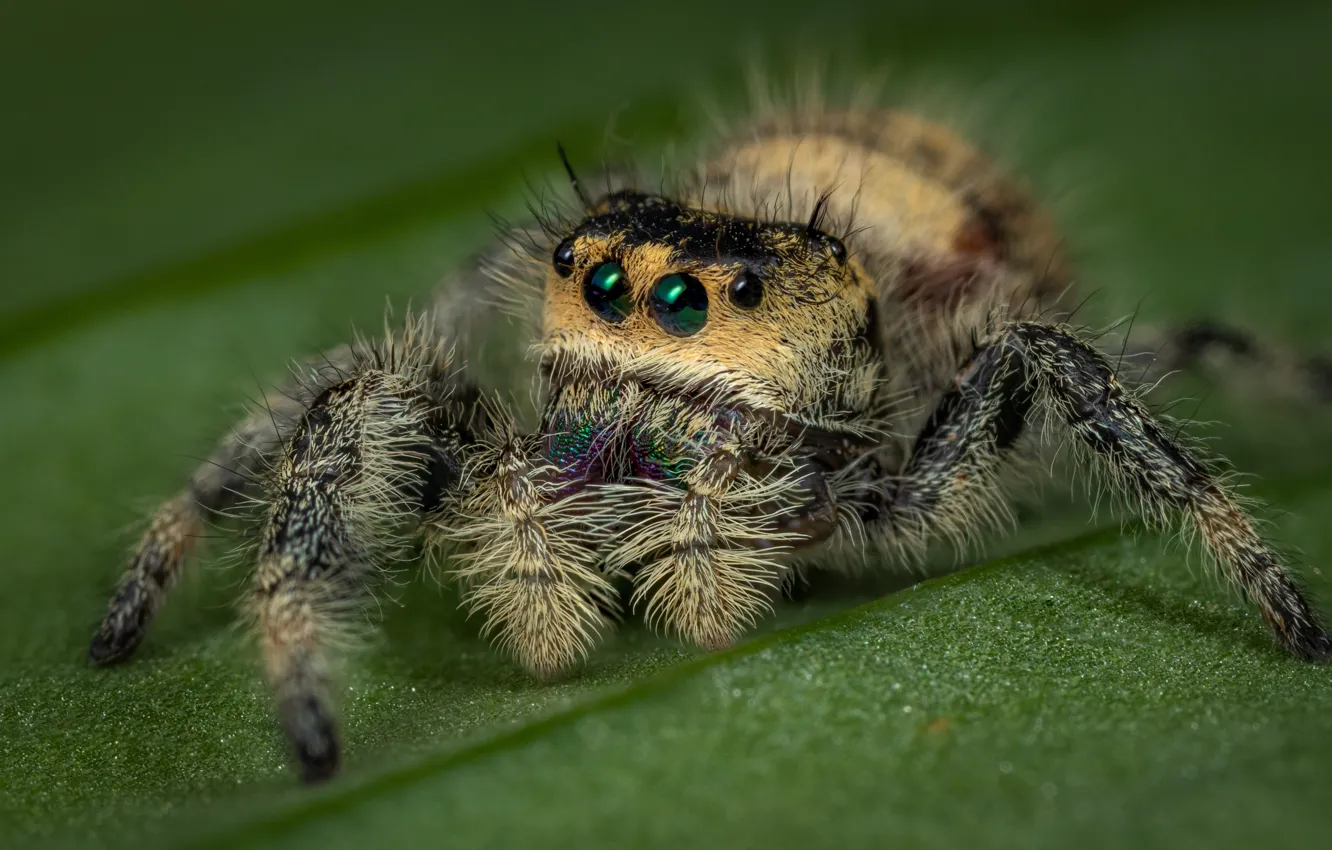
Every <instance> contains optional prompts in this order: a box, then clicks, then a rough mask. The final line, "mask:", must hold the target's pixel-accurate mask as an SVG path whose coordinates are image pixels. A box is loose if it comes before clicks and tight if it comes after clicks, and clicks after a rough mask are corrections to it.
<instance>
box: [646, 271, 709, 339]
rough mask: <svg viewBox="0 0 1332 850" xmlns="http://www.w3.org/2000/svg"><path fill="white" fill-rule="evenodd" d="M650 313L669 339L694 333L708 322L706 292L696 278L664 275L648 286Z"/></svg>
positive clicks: (685, 275)
mask: <svg viewBox="0 0 1332 850" xmlns="http://www.w3.org/2000/svg"><path fill="white" fill-rule="evenodd" d="M652 314H653V315H654V316H655V317H656V319H657V324H659V325H661V326H662V328H663V329H664V330H665V331H666V333H668V334H671V335H672V336H690V335H691V334H696V333H698V332H699V331H700V330H702V329H703V326H704V325H706V324H707V323H708V291H707V290H706V289H704V288H703V284H701V283H699V282H698V278H695V277H691V276H689V275H687V274H668V275H666V276H665V277H663V278H662V279H661V280H659V281H657V285H656V286H654V287H652Z"/></svg>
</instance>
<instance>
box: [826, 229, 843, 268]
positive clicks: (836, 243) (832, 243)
mask: <svg viewBox="0 0 1332 850" xmlns="http://www.w3.org/2000/svg"><path fill="white" fill-rule="evenodd" d="M828 250H829V251H832V255H833V259H835V260H837V262H838V263H841V264H842V265H846V243H844V242H843V241H842V240H840V239H838V238H837V237H836V236H829V237H828Z"/></svg>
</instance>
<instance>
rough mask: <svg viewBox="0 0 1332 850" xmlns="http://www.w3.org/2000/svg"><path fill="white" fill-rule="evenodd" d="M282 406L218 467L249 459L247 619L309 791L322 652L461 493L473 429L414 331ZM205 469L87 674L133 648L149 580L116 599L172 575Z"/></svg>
mask: <svg viewBox="0 0 1332 850" xmlns="http://www.w3.org/2000/svg"><path fill="white" fill-rule="evenodd" d="M284 404H286V405H289V406H290V408H291V409H290V410H284V411H283V412H284V413H286V414H288V416H287V418H285V419H276V418H275V419H273V420H269V427H268V428H267V429H264V428H259V432H260V433H259V435H258V438H257V439H254V440H246V439H243V438H241V437H240V436H236V437H233V438H231V439H230V440H228V441H226V442H225V443H224V444H223V447H222V448H221V449H220V450H219V454H224V453H226V452H228V451H230V450H231V448H232V447H234V446H245V447H247V448H245V450H244V452H245V453H246V454H245V455H244V457H243V458H242V459H243V460H245V462H246V463H245V469H246V470H247V471H246V473H245V474H244V475H243V476H241V473H240V472H238V471H237V472H233V473H231V474H234V475H238V476H241V478H242V480H244V481H246V482H253V483H247V484H246V487H247V491H248V492H247V495H249V496H252V497H253V498H254V499H255V500H257V501H258V502H259V503H260V504H261V505H262V506H263V509H264V510H263V517H262V519H261V522H260V531H259V536H258V544H257V547H256V550H255V553H254V557H255V563H256V566H255V571H254V581H253V590H252V592H251V594H250V597H249V599H248V600H247V604H246V608H247V610H248V612H249V613H250V615H251V616H252V618H253V620H254V622H255V625H256V630H257V632H258V635H259V639H260V644H261V648H262V653H263V658H264V664H265V669H266V673H267V678H268V681H269V684H270V686H271V688H272V690H273V692H274V696H275V699H276V703H277V709H278V715H279V718H280V721H281V723H282V727H283V730H284V732H285V733H286V735H287V738H288V740H289V741H290V742H291V745H292V747H293V749H294V750H295V753H296V755H297V757H298V759H299V762H300V766H301V771H302V774H303V776H304V778H305V779H307V780H318V779H324V778H327V777H328V776H331V775H332V774H333V773H334V772H335V771H336V770H337V767H338V761H339V753H338V743H337V737H336V734H335V731H334V722H333V713H334V704H333V701H332V699H331V694H330V684H331V671H330V667H331V659H330V654H329V650H330V649H331V648H333V647H335V646H336V645H338V644H339V643H340V642H342V641H343V640H344V639H345V638H346V637H347V636H348V634H349V632H350V631H352V630H353V629H354V627H355V626H356V619H357V615H358V614H359V613H360V612H361V609H362V607H363V606H364V604H365V602H366V601H367V600H368V599H369V596H370V590H371V588H372V587H373V585H374V583H375V580H376V578H377V577H378V576H379V574H380V573H381V572H382V571H383V570H384V569H385V568H386V567H388V566H390V565H391V562H392V561H393V560H394V559H396V558H398V557H400V556H401V555H402V554H404V550H405V548H406V547H407V545H408V544H409V543H410V542H411V540H412V539H413V536H414V533H415V528H416V525H417V523H418V522H419V520H420V518H421V517H422V516H423V515H425V514H428V513H431V512H432V511H436V510H437V509H438V506H439V505H440V504H441V502H442V501H443V497H444V495H445V494H446V493H447V492H448V491H450V490H454V489H456V488H458V487H459V486H461V485H462V484H463V483H464V481H465V466H466V464H465V460H466V458H465V453H466V452H467V451H468V448H469V446H471V445H472V444H474V442H475V439H474V437H473V433H474V430H475V429H476V428H478V427H482V426H483V425H484V422H483V419H484V416H483V414H482V412H481V410H480V407H479V405H478V404H477V401H476V393H475V391H474V390H472V389H471V388H470V387H469V386H467V385H466V384H462V383H459V382H458V380H457V377H456V375H455V374H454V372H453V370H452V369H451V367H450V364H449V356H448V353H447V352H446V351H445V350H444V349H443V347H442V345H441V344H440V343H439V342H438V340H437V339H436V338H435V336H434V335H433V334H432V333H431V332H430V328H429V326H428V325H427V323H426V322H425V320H413V321H412V322H410V323H409V325H408V328H407V332H406V333H405V334H404V335H403V336H401V337H399V338H397V339H394V338H392V337H390V338H388V339H386V340H385V341H383V342H381V343H378V344H374V345H357V346H354V347H351V348H348V349H344V350H343V351H341V352H338V353H335V354H334V355H332V356H331V357H330V358H329V359H327V360H325V361H323V362H321V363H320V364H319V365H317V366H313V367H310V368H309V369H308V370H306V371H305V373H304V374H302V376H301V384H300V386H299V387H297V388H296V389H295V390H294V391H293V392H292V394H291V395H290V397H289V398H288V399H287V401H286V402H285V403H284ZM261 415H262V414H261ZM256 421H258V420H257V419H256ZM256 427H258V426H256ZM238 451H239V450H238ZM209 468H212V467H210V466H206V467H205V468H204V469H203V470H201V471H200V472H199V473H196V475H195V482H196V484H195V487H194V488H193V491H192V492H191V493H188V494H186V495H183V496H179V497H177V498H176V499H175V500H173V501H172V502H171V503H168V505H167V506H166V507H165V508H164V509H163V511H162V512H161V513H159V516H158V518H157V520H156V521H155V522H154V523H153V525H152V527H151V528H150V530H149V532H148V534H147V536H146V537H145V539H144V542H143V544H141V546H140V549H139V551H138V553H137V554H136V557H135V559H134V560H133V562H132V564H131V567H130V569H129V571H128V572H127V573H126V575H125V577H124V578H123V579H122V581H121V585H120V588H119V590H118V591H117V593H116V595H115V597H114V598H113V600H112V602H111V605H110V607H109V610H108V615H107V618H106V621H105V622H104V623H103V625H102V627H101V629H100V630H99V631H98V634H97V636H96V637H95V638H94V641H93V645H92V650H91V653H92V655H93V660H94V661H99V660H103V659H104V658H106V655H107V654H106V653H105V652H103V650H105V649H106V648H107V647H111V648H116V649H118V650H121V655H120V657H123V656H124V655H125V654H128V651H129V649H132V648H133V644H134V643H136V642H137V639H138V637H139V635H140V634H141V633H142V629H143V626H144V624H145V623H146V620H147V615H148V614H150V613H151V611H152V610H153V607H155V601H156V598H157V597H160V595H161V593H160V587H161V586H162V585H163V584H164V582H163V581H159V580H158V579H157V577H156V576H151V575H149V579H150V580H151V581H152V582H153V583H154V584H155V585H156V586H157V587H158V588H159V589H158V591H157V594H156V596H142V595H136V593H132V592H130V590H127V588H128V589H134V588H138V587H142V586H143V581H144V579H143V577H144V576H145V575H147V574H149V573H150V570H147V569H146V568H145V564H159V563H163V562H165V563H166V564H167V565H168V566H170V568H171V569H172V570H178V569H179V566H180V564H181V563H182V562H183V558H184V554H185V550H186V547H184V546H181V545H180V544H179V542H178V541H179V540H181V539H182V537H181V535H182V534H184V533H185V532H186V531H187V529H189V528H192V527H196V526H197V525H199V524H201V523H202V516H203V514H204V513H205V512H206V511H208V510H217V509H218V508H217V503H218V501H219V499H220V498H221V497H220V496H218V491H216V490H215V489H213V488H209V489H207V490H206V491H204V492H203V493H202V495H200V490H201V488H200V487H199V486H198V482H199V481H200V480H204V481H213V480H214V478H209V477H208V476H209V475H216V473H208V472H207V471H206V470H207V469H209ZM228 468H231V469H234V468H233V467H228ZM228 492H229V491H228ZM230 498H232V499H233V501H234V499H235V498H236V496H235V495H234V494H233V495H232V496H230ZM163 553H165V554H163ZM168 556H169V557H168ZM145 599H147V600H151V601H150V604H146V605H145V604H144V603H143V601H141V600H145ZM136 600H140V601H136ZM135 605H137V606H138V607H137V609H136V608H135V607H134V606H135ZM110 660H114V659H110Z"/></svg>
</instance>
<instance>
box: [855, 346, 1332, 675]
mask: <svg viewBox="0 0 1332 850" xmlns="http://www.w3.org/2000/svg"><path fill="white" fill-rule="evenodd" d="M1038 405H1039V406H1041V407H1043V408H1045V410H1044V411H1043V412H1046V413H1048V414H1049V418H1050V419H1051V421H1052V424H1055V425H1061V426H1062V427H1065V428H1067V429H1068V430H1069V431H1070V432H1071V434H1072V435H1073V436H1074V437H1075V438H1076V439H1077V440H1078V441H1079V442H1081V443H1082V444H1083V445H1084V446H1085V447H1086V448H1087V449H1089V450H1090V454H1091V455H1092V456H1093V457H1094V458H1096V459H1098V461H1099V462H1100V464H1101V465H1102V466H1103V467H1104V468H1105V469H1106V470H1107V471H1108V472H1109V474H1110V476H1109V477H1110V479H1111V480H1112V481H1113V482H1114V483H1115V484H1116V485H1118V486H1119V487H1120V488H1122V489H1123V490H1125V491H1126V492H1127V493H1129V494H1132V495H1133V496H1134V497H1136V499H1137V500H1138V501H1139V502H1140V503H1141V504H1142V505H1143V506H1144V507H1145V508H1146V510H1147V511H1148V512H1149V513H1150V514H1151V515H1153V516H1158V517H1161V518H1170V517H1173V516H1180V517H1181V518H1182V519H1183V520H1184V521H1185V522H1186V523H1188V524H1189V525H1190V526H1192V528H1193V529H1195V530H1196V531H1197V532H1198V533H1199V536H1200V537H1201V539H1202V541H1203V542H1204V544H1205V546H1206V547H1207V550H1208V552H1209V553H1210V555H1211V556H1212V557H1213V558H1214V559H1215V560H1216V562H1217V564H1218V565H1219V566H1220V569H1221V571H1222V573H1223V574H1224V575H1225V576H1226V577H1227V578H1228V579H1229V580H1231V581H1233V582H1234V583H1235V584H1236V585H1238V586H1239V587H1241V588H1242V589H1243V590H1244V592H1245V593H1246V594H1247V595H1248V597H1249V598H1250V599H1251V600H1253V602H1254V603H1255V604H1257V606H1258V607H1259V609H1260V610H1261V611H1262V614H1263V616H1264V618H1265V619H1266V620H1267V622H1268V623H1269V624H1270V625H1271V626H1272V628H1273V630H1274V631H1275V633H1276V636H1277V639H1278V640H1279V641H1280V643H1281V644H1282V645H1283V646H1284V647H1285V648H1286V649H1287V650H1288V651H1290V652H1291V653H1292V654H1294V655H1297V656H1300V657H1303V658H1313V659H1321V658H1326V657H1327V656H1328V654H1329V651H1332V639H1329V637H1328V635H1327V633H1326V631H1325V629H1324V627H1323V625H1322V622H1321V618H1320V617H1319V615H1318V613H1317V611H1316V610H1315V609H1314V608H1313V606H1312V605H1311V604H1310V603H1309V601H1308V600H1307V599H1306V598H1305V596H1304V594H1303V593H1302V592H1301V590H1300V589H1299V587H1298V585H1297V583H1296V581H1295V579H1294V578H1293V577H1292V575H1291V574H1290V573H1289V572H1288V571H1287V569H1286V567H1285V566H1284V565H1283V564H1282V563H1281V560H1280V559H1279V558H1278V556H1277V555H1276V553H1275V552H1273V550H1272V549H1271V548H1270V547H1269V546H1268V545H1267V544H1266V543H1264V542H1263V540H1262V539H1261V537H1260V536H1259V535H1258V533H1257V531H1256V529H1255V527H1254V521H1253V519H1252V518H1251V517H1250V516H1249V515H1248V514H1247V513H1246V512H1245V511H1244V510H1243V509H1242V508H1241V507H1240V506H1239V505H1238V503H1237V502H1236V500H1235V497H1234V496H1233V495H1232V493H1231V492H1230V491H1229V489H1228V488H1227V487H1226V486H1225V485H1224V484H1223V483H1222V482H1221V480H1220V479H1219V478H1218V477H1217V476H1216V475H1215V474H1214V473H1213V472H1212V471H1211V470H1210V469H1209V468H1208V467H1207V466H1206V465H1205V464H1204V463H1203V462H1202V461H1200V460H1199V459H1198V458H1197V457H1196V456H1195V455H1194V454H1193V453H1192V452H1191V451H1189V450H1188V449H1187V448H1185V447H1184V446H1182V445H1181V444H1180V443H1179V442H1178V441H1177V440H1176V439H1175V438H1173V437H1172V436H1170V435H1169V434H1168V433H1167V431H1166V430H1165V429H1164V428H1163V427H1162V425H1161V423H1160V422H1158V421H1157V420H1156V418H1155V417H1153V416H1152V414H1151V413H1150V412H1149V411H1148V410H1147V409H1146V408H1145V407H1143V405H1142V404H1141V403H1140V402H1139V401H1138V399H1137V398H1136V397H1135V394H1134V393H1133V392H1132V391H1131V390H1130V389H1129V388H1128V387H1126V386H1124V385H1123V384H1122V383H1121V382H1120V380H1119V379H1118V377H1117V376H1116V374H1115V371H1114V369H1113V368H1112V367H1111V365H1110V363H1109V362H1108V360H1107V359H1106V357H1105V356H1104V355H1102V354H1101V353H1099V352H1098V351H1096V350H1095V349H1094V348H1092V347H1091V346H1090V345H1088V344H1087V343H1085V342H1083V341H1082V340H1080V339H1078V337H1077V336H1076V335H1075V334H1074V332H1073V331H1071V330H1070V329H1068V328H1066V327H1062V326H1052V325H1046V324H1041V323H1037V322H1011V323H1008V324H1005V325H1003V326H1001V327H1000V328H998V329H997V330H996V331H995V332H994V333H993V334H992V335H991V336H990V338H989V340H988V341H987V342H986V343H985V344H983V345H982V346H981V347H980V348H979V349H978V350H977V352H976V353H975V354H974V356H973V357H972V358H971V360H970V361H969V362H968V363H967V364H966V365H965V366H964V367H963V369H962V371H961V373H960V374H959V376H958V377H957V379H956V383H955V385H954V387H953V389H952V390H951V391H949V392H948V393H947V394H946V395H945V397H944V398H943V400H942V401H941V402H940V404H939V406H938V408H937V409H936V410H935V412H934V414H933V416H932V417H931V418H930V420H929V422H928V423H927V424H926V426H925V429H924V430H923V432H922V433H921V434H920V436H919V438H918V440H917V442H916V445H915V447H914V449H913V453H912V456H911V457H910V459H909V460H908V462H907V464H906V467H905V468H904V470H903V471H902V474H901V475H900V476H899V477H898V479H897V480H896V481H895V482H894V483H893V484H892V486H890V487H888V488H887V491H886V498H885V502H884V504H883V506H882V508H883V513H884V516H885V518H886V520H887V521H888V522H889V523H890V525H891V526H892V528H893V531H894V533H895V534H896V535H897V536H898V537H899V538H904V539H906V540H907V541H911V542H914V541H919V540H921V539H923V538H924V537H925V536H926V535H930V534H938V533H951V534H953V535H965V534H966V533H967V532H968V531H969V530H970V529H971V528H972V527H974V525H975V523H976V522H977V520H978V519H979V518H982V517H983V516H985V515H986V514H987V513H989V512H992V511H994V510H996V507H995V506H996V505H998V504H999V502H998V499H999V498H1000V497H999V494H998V492H997V489H998V487H997V478H996V477H997V474H998V470H999V467H1000V465H1001V463H1002V461H1003V459H1004V458H1003V456H1004V454H1005V452H1006V450H1007V449H1008V448H1009V447H1011V446H1012V445H1013V443H1014V442H1015V441H1016V439H1017V437H1018V436H1019V435H1020V433H1021V430H1022V428H1023V427H1024V425H1025V422H1026V420H1027V418H1028V416H1029V414H1030V412H1031V411H1032V409H1033V408H1035V407H1036V406H1038Z"/></svg>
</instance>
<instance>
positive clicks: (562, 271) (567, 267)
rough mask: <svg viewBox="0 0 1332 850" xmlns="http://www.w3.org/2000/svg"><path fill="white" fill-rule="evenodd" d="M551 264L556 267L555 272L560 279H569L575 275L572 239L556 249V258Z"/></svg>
mask: <svg viewBox="0 0 1332 850" xmlns="http://www.w3.org/2000/svg"><path fill="white" fill-rule="evenodd" d="M551 262H552V263H553V264H554V265H555V272H556V273H557V274H558V275H559V276H560V277H568V276H569V275H571V274H573V264H574V246H573V240H572V239H566V240H564V241H563V242H561V243H560V244H559V245H558V246H557V247H556V248H555V256H554V257H553V258H552V260H551Z"/></svg>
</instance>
